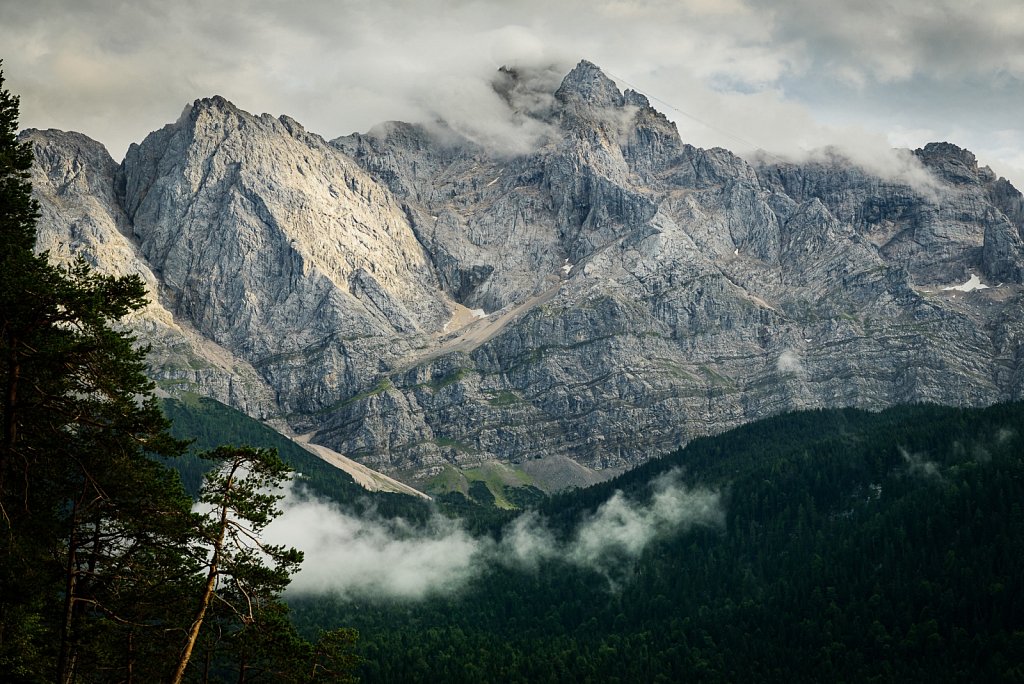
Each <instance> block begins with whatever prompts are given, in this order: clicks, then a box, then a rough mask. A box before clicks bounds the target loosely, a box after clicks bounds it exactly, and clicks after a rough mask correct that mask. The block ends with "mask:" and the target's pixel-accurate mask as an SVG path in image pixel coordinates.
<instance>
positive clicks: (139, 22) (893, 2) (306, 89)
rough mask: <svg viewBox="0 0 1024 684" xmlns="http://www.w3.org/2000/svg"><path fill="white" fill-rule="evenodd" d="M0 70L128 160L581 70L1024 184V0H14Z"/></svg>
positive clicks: (27, 106)
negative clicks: (144, 152) (497, 81)
mask: <svg viewBox="0 0 1024 684" xmlns="http://www.w3.org/2000/svg"><path fill="white" fill-rule="evenodd" d="M0 58H3V60H4V71H5V75H6V78H7V86H8V87H9V88H10V89H11V90H13V91H14V92H15V93H17V94H20V95H21V98H22V100H21V124H22V126H23V127H36V128H61V129H65V130H76V131H80V132H82V133H85V134H86V135H89V136H90V137H93V138H95V139H97V140H100V141H101V142H103V143H104V144H105V145H106V146H107V148H108V149H109V150H110V152H111V154H112V155H113V156H114V158H115V159H117V160H120V159H122V158H123V156H124V153H125V150H126V149H127V147H128V145H129V144H130V143H131V142H139V141H141V140H142V139H143V138H144V137H145V135H146V134H147V133H149V132H150V131H153V130H155V129H157V128H159V127H160V126H162V125H164V124H166V123H168V122H171V121H174V120H175V119H176V118H177V117H178V115H179V113H180V112H181V110H182V108H183V107H184V106H185V105H186V104H188V103H190V102H191V101H193V100H195V99H196V98H200V97H207V96H210V95H214V94H219V95H223V96H224V97H226V98H228V99H229V100H231V101H232V102H234V103H235V104H236V105H238V106H239V107H241V108H242V109H245V110H247V111H250V112H253V113H262V112H269V113H271V114H275V115H277V114H288V115H290V116H292V117H294V118H295V119H297V120H298V121H299V122H300V123H302V124H304V125H305V126H306V127H307V128H308V129H310V130H312V131H314V132H316V133H319V134H321V135H323V136H325V137H328V138H333V137H336V136H338V135H345V134H348V133H351V132H354V131H366V130H368V129H369V128H370V127H372V126H373V125H374V124H376V123H378V122H381V121H385V120H389V119H399V120H406V121H417V120H424V119H427V118H430V117H436V116H443V117H446V118H449V119H459V118H462V119H464V120H465V119H467V118H470V117H476V118H480V117H487V116H491V115H492V112H491V109H490V108H489V107H490V106H491V105H492V104H493V98H491V96H490V93H489V92H488V82H489V79H490V77H491V75H492V74H493V73H494V71H495V70H496V69H497V68H498V67H499V66H502V65H518V66H555V67H557V68H558V69H560V70H562V71H568V69H570V68H571V67H572V66H573V65H574V64H575V63H576V62H577V61H579V60H580V59H581V58H586V59H589V60H590V61H592V62H595V63H596V64H598V66H600V67H602V68H603V69H604V70H605V72H606V73H608V74H609V76H611V77H612V78H613V79H614V80H616V81H617V82H618V83H619V85H620V87H621V88H626V87H635V88H636V89H637V90H640V91H641V92H643V93H645V94H647V95H648V96H649V97H650V98H651V99H652V102H653V104H654V105H655V106H656V107H657V108H658V109H660V110H661V111H663V112H664V113H665V114H666V115H668V116H669V118H671V119H672V120H674V121H675V122H676V124H677V125H678V127H679V131H680V134H681V135H682V137H683V139H684V140H685V141H687V142H690V143H693V144H695V145H700V146H705V147H708V146H714V145H720V146H723V147H727V148H729V149H732V150H734V151H736V152H739V153H745V152H749V151H750V150H752V149H755V148H763V149H766V150H768V151H771V152H774V153H777V154H795V153H798V152H806V151H808V150H810V149H813V148H815V147H819V146H822V145H827V144H838V145H840V146H843V147H846V148H862V149H876V148H882V147H888V146H899V147H919V146H921V145H923V144H924V143H926V142H929V141H932V140H948V141H950V142H955V143H957V144H959V145H961V146H963V147H967V148H969V149H971V150H972V151H974V152H975V153H976V154H977V155H978V158H979V160H980V161H981V162H982V163H984V164H988V165H990V166H992V167H993V169H995V170H996V172H997V173H1000V174H1001V175H1005V176H1008V177H1009V178H1011V180H1013V181H1014V182H1015V184H1016V185H1017V186H1018V187H1019V188H1020V187H1024V118H1022V112H1024V88H1022V85H1024V83H1022V81H1024V2H1022V1H1021V0H921V1H918V0H888V1H887V0H618V1H614V0H611V1H605V0H504V1H502V2H489V1H488V2H483V1H477V2H472V1H465V0H359V1H352V0H292V1H291V2H287V3H285V2H280V1H276V0H217V2H204V1H202V0H174V1H172V2H168V1H167V0H133V1H132V2H123V1H122V0H116V1H115V0H34V1H33V2H17V1H16V0H0Z"/></svg>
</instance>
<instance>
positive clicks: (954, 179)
mask: <svg viewBox="0 0 1024 684" xmlns="http://www.w3.org/2000/svg"><path fill="white" fill-rule="evenodd" d="M914 154H915V155H916V156H917V157H918V159H920V160H921V162H922V163H923V164H924V165H925V166H926V167H928V168H929V169H931V170H932V171H933V172H934V173H935V174H936V175H938V176H939V177H941V178H943V179H945V180H946V181H949V182H951V183H955V184H960V183H971V184H977V183H989V182H991V181H994V180H995V174H994V173H992V170H991V169H990V168H988V167H987V166H983V167H981V168H979V167H978V160H977V158H976V157H975V156H974V153H973V152H971V151H970V150H967V149H964V148H962V147H958V146H956V145H954V144H953V143H948V142H932V143H928V144H927V145H925V146H924V147H923V148H919V149H917V150H914Z"/></svg>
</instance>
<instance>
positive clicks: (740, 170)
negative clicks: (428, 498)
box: [30, 62, 1024, 488]
mask: <svg viewBox="0 0 1024 684" xmlns="http://www.w3.org/2000/svg"><path fill="white" fill-rule="evenodd" d="M528 78H529V74H525V75H524V74H520V73H518V72H515V71H512V70H504V71H502V73H501V74H500V78H499V79H498V80H497V81H496V88H497V89H498V92H499V94H501V95H502V96H503V97H505V98H506V101H507V102H508V103H509V106H510V108H512V109H513V110H514V111H513V114H514V116H517V117H531V121H532V122H533V124H532V125H533V128H532V129H531V130H545V131H546V134H545V135H544V136H542V137H541V138H540V139H539V141H538V142H536V144H535V145H534V148H533V149H532V151H530V152H528V153H518V154H514V155H510V154H509V153H508V152H507V151H505V152H494V151H491V150H488V149H485V148H483V147H481V146H479V145H477V144H474V143H471V142H469V141H468V140H466V139H464V138H462V137H461V136H460V135H459V134H458V133H456V132H454V131H452V130H450V129H447V128H446V127H445V126H444V125H443V124H432V125H430V126H422V125H410V124H403V123H390V124H384V125H382V126H379V127H377V128H376V129H374V130H373V131H371V132H370V133H367V134H361V135H353V136H349V137H346V138H340V139H337V140H334V141H331V142H329V143H328V142H325V141H324V140H322V139H320V138H319V137H317V136H315V135H312V134H310V133H308V132H306V131H304V130H303V129H302V127H301V126H299V124H297V123H296V122H294V121H293V120H291V119H288V118H287V117H281V118H279V119H275V118H272V117H270V116H268V115H263V116H259V117H255V116H252V115H249V114H246V113H245V112H241V111H239V110H238V109H236V108H235V107H233V106H232V105H231V104H230V103H228V102H226V101H224V100H223V99H220V98H214V99H211V100H202V101H198V102H196V103H195V104H194V105H193V106H192V107H190V108H188V109H186V111H185V113H184V114H183V115H182V117H181V118H180V119H179V120H178V121H177V122H176V123H174V124H171V125H169V126H166V127H165V128H164V129H162V130H160V131H158V132H156V133H153V134H151V135H150V136H149V137H148V138H147V139H146V140H145V141H144V142H143V143H142V144H141V145H137V146H132V148H131V149H130V150H129V153H128V156H127V158H126V159H125V161H124V162H123V163H122V164H121V166H120V167H117V166H116V165H114V163H113V162H112V161H111V160H110V159H109V157H108V156H106V154H105V152H103V151H102V149H101V148H99V147H98V145H96V144H95V143H91V141H87V140H86V139H83V138H82V137H81V136H77V135H75V134H59V133H54V132H46V133H40V132H33V133H31V134H30V135H31V136H32V139H33V141H34V144H35V145H36V150H37V172H36V176H35V178H34V181H35V182H36V193H37V196H38V197H39V199H40V201H41V203H42V204H43V206H44V211H45V213H44V219H43V221H42V224H43V225H42V226H41V228H42V230H41V233H40V246H41V247H46V246H49V247H50V248H51V250H54V251H58V250H57V249H56V248H55V247H54V246H55V245H60V249H61V250H65V246H67V247H66V252H67V253H68V254H70V253H74V252H79V251H83V252H85V253H87V254H92V255H94V256H93V257H90V258H93V259H94V261H95V262H96V263H98V264H100V266H101V267H103V268H107V269H109V270H112V271H115V272H127V271H130V270H132V269H135V270H137V271H138V272H140V273H142V274H143V277H144V278H145V279H146V281H147V283H149V284H150V287H151V289H152V291H153V293H154V297H155V303H154V305H153V306H151V308H150V310H148V311H147V312H146V313H145V314H144V316H143V317H142V318H143V319H144V321H145V325H148V326H149V328H147V330H148V331H149V334H151V335H157V333H156V330H157V325H158V324H159V325H161V326H163V327H162V328H160V331H161V332H160V333H159V335H158V337H159V339H162V340H164V341H163V343H162V345H161V346H159V348H158V352H159V353H158V357H157V359H156V363H157V366H158V367H157V368H156V369H155V371H154V372H155V375H156V376H157V377H158V378H160V379H161V380H162V381H163V384H165V385H166V386H167V387H168V388H169V389H174V388H177V389H183V388H190V389H192V390H194V391H200V392H203V393H207V394H210V395H213V396H215V397H217V398H220V399H221V400H226V401H229V402H230V403H233V404H234V405H236V406H240V407H242V408H243V409H244V410H247V411H249V412H250V413H252V414H254V415H257V416H258V417H262V418H275V419H277V420H278V421H283V422H287V423H288V424H290V426H291V427H292V428H293V429H295V430H296V431H299V432H315V433H316V434H315V436H314V437H313V439H314V441H315V442H318V443H321V444H324V445H327V446H330V447H331V448H333V449H335V450H337V451H340V452H342V453H345V454H347V455H349V456H351V457H353V458H356V459H357V460H360V461H362V462H365V463H367V464H368V465H371V466H372V467H375V468H379V469H382V470H385V471H387V472H391V473H393V474H396V475H399V476H401V477H403V478H405V479H407V480H414V481H417V482H419V483H422V482H423V481H425V480H427V481H429V479H430V478H431V477H433V476H435V475H439V474H440V473H442V472H443V471H444V470H446V469H448V468H450V467H452V466H454V467H457V468H468V467H473V466H476V465H479V464H482V463H486V462H489V461H501V462H505V463H510V464H513V465H514V466H515V467H517V468H518V469H519V470H520V471H522V473H523V474H524V477H527V478H529V477H532V478H533V479H534V481H535V482H536V483H537V484H539V485H541V486H546V487H550V488H555V487H558V486H564V485H567V484H573V483H584V482H587V481H590V480H592V479H593V478H594V477H600V476H601V475H603V474H612V473H615V472H618V471H620V470H621V469H622V468H626V467H629V466H632V465H635V464H637V463H640V462H642V461H644V460H646V459H648V458H651V457H652V456H655V455H657V454H658V453H660V452H662V451H664V450H666V449H671V448H674V447H676V446H678V445H679V444H680V443H682V442H685V441H686V440H688V439H691V438H693V437H694V436H698V435H703V434H708V433H713V432H718V431H721V430H724V429H727V428H729V427H732V426H735V425H737V424H740V423H742V422H744V421H748V420H753V419H756V418H760V417H763V416H766V415H770V414H774V413H778V412H781V411H785V410H790V409H797V408H812V407H826V406H828V407H831V406H860V407H869V408H882V407H884V406H888V405H891V404H895V403H903V402H913V401H932V402H939V403H945V404H956V405H960V404H985V403H991V402H995V401H999V400H1007V399H1013V398H1020V397H1021V396H1022V394H1024V391H1022V388H1024V370H1022V358H1024V352H1022V348H1021V340H1022V339H1024V316H1022V315H1021V314H1022V312H1024V308H1022V304H1024V299H1022V296H1024V295H1022V292H1024V287H1022V281H1024V236H1022V230H1024V202H1022V196H1021V194H1020V193H1019V192H1017V191H1016V189H1014V188H1013V187H1012V186H1011V185H1010V184H1009V183H1008V182H1006V181H1005V180H1003V179H997V178H995V176H994V174H992V173H991V171H989V170H988V169H987V168H985V167H979V166H978V164H977V161H976V160H975V158H974V156H973V155H972V154H971V153H970V152H967V151H966V150H961V149H960V148H957V147H955V146H953V145H950V144H947V143H939V144H932V145H928V146H927V147H925V148H924V149H922V150H917V151H915V152H914V153H907V155H906V159H905V160H904V161H905V162H906V164H908V165H909V166H911V167H913V168H914V169H915V174H916V176H915V178H919V179H920V178H925V179H927V182H914V183H911V182H909V181H908V182H903V181H897V180H891V179H890V180H885V179H882V178H878V177H876V176H873V175H872V174H870V173H869V172H867V171H865V170H862V169H860V168H858V167H856V166H854V165H853V164H851V163H850V162H848V161H846V160H844V159H842V158H840V157H838V156H833V157H832V158H827V159H825V160H824V161H818V162H814V163H807V164H801V165H797V164H786V163H779V162H758V163H750V162H747V161H745V160H743V159H741V158H739V157H737V156H735V155H733V154H731V153H729V152H728V151H726V150H722V149H713V150H702V149H697V148H695V147H692V146H690V145H686V144H684V143H683V142H682V141H681V140H680V139H679V136H678V134H677V132H676V129H675V126H674V125H673V124H671V123H670V122H669V121H668V120H667V119H666V118H665V117H664V116H663V115H661V114H660V113H658V112H657V111H655V110H654V109H653V108H652V107H651V106H650V104H649V102H648V101H647V99H646V98H645V97H644V96H643V95H641V94H639V93H636V92H633V91H626V92H625V93H622V92H620V91H619V90H618V89H617V88H616V86H615V84H614V83H613V82H612V81H611V80H609V79H608V78H607V77H606V76H605V75H604V74H603V73H602V72H601V71H600V69H598V68H597V67H596V66H594V65H593V64H590V63H589V62H581V63H580V65H579V66H577V67H576V68H575V69H574V70H573V71H572V72H570V74H569V75H568V76H566V77H565V78H564V80H563V81H562V83H561V85H560V86H559V87H558V88H557V89H555V90H554V91H553V92H552V91H548V92H550V93H551V96H550V97H547V98H544V97H540V96H538V95H537V93H538V88H537V84H536V82H529V81H528V80H527V79H528ZM524 102H525V103H528V104H526V105H524V104H522V103H524ZM83 235H93V236H94V237H92V238H88V239H86V238H83V237H82V236H83ZM90 240H91V241H90ZM90 250H91V251H90ZM62 253H63V252H62ZM972 275H975V276H978V277H979V278H980V280H981V282H982V283H984V284H985V285H988V286H990V287H989V288H988V289H973V290H968V289H967V288H962V289H960V290H954V289H944V288H949V287H952V286H959V285H961V284H963V283H965V281H967V280H968V278H970V277H971V276H972ZM139 325H143V323H142V322H140V323H139ZM160 336H162V337H160ZM183 358H187V359H189V362H188V363H182V361H181V359H183ZM200 371H202V372H200ZM595 472H596V475H595Z"/></svg>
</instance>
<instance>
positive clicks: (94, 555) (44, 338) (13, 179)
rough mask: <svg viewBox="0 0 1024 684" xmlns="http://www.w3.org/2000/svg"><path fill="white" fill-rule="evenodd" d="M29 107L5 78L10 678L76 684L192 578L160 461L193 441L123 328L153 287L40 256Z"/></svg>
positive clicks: (1, 451)
mask: <svg viewBox="0 0 1024 684" xmlns="http://www.w3.org/2000/svg"><path fill="white" fill-rule="evenodd" d="M18 105H19V101H18V98H17V97H16V96H14V95H12V94H11V93H10V92H9V91H7V90H6V89H4V88H3V76H2V73H0V200H2V203H0V357H2V365H0V386H2V387H3V388H4V399H3V435H2V440H0V532H2V537H0V543H2V545H3V546H2V552H3V556H2V557H0V561H2V562H0V666H2V669H5V670H7V671H10V672H13V673H15V680H16V681H17V680H23V681H37V680H51V681H52V680H54V679H56V680H57V681H60V682H70V681H74V680H75V678H76V676H77V674H76V673H80V672H82V671H83V670H84V669H86V668H87V667H88V665H87V663H86V661H87V660H90V659H91V661H92V662H94V663H97V662H98V660H97V659H98V658H100V654H101V652H102V651H103V648H102V643H101V642H102V639H101V637H105V638H108V639H113V640H116V639H118V638H119V634H120V632H124V631H126V630H127V629H128V628H129V627H130V626H132V625H133V624H135V625H137V624H143V623H145V622H146V620H140V621H138V622H135V623H133V621H132V620H131V619H130V617H128V615H127V614H128V613H129V612H136V613H137V608H138V601H137V599H138V598H139V597H140V595H141V593H142V590H143V589H144V588H147V587H150V588H151V587H154V586H160V584H161V582H162V581H163V580H168V579H171V580H173V578H177V577H181V576H182V571H183V569H185V567H186V566H183V563H184V560H183V559H184V558H185V556H184V552H185V550H186V549H187V544H188V539H189V535H190V531H191V529H192V527H193V522H192V517H191V513H190V510H189V509H190V502H189V501H188V499H187V497H185V496H184V494H183V492H182V489H181V486H180V483H179V482H178V481H177V479H176V477H175V476H174V475H173V474H172V473H170V472H168V470H167V468H166V467H164V466H162V465H159V464H157V463H156V462H155V461H153V460H152V458H151V456H153V455H162V456H173V455H175V454H178V453H180V452H181V451H182V450H183V448H184V443H182V442H180V441H178V440H175V439H173V438H172V437H171V436H170V434H169V433H168V431H167V429H168V426H169V424H168V422H167V421H166V419H165V418H164V417H163V414H162V413H161V412H160V408H159V405H158V404H157V402H156V399H155V397H154V396H153V394H152V392H153V384H152V382H151V381H150V380H148V379H147V377H146V376H145V373H144V371H145V355H146V351H147V350H146V349H145V348H143V347H140V346H139V345H138V343H137V340H136V339H135V338H134V337H133V336H132V335H130V334H128V333H127V332H125V331H124V330H123V329H119V328H117V327H115V326H116V325H117V323H118V322H119V321H120V320H121V319H122V318H123V317H124V316H126V315H127V314H129V313H130V312H132V311H137V310H138V309H140V308H141V307H143V306H144V305H145V302H146V290H145V287H144V285H143V283H142V280H141V279H140V278H139V277H138V276H127V277H123V278H114V277H110V276H105V275H100V274H97V273H95V272H93V271H92V270H91V269H90V268H89V267H88V266H87V265H86V264H85V263H84V262H83V261H78V262H76V263H74V264H72V265H70V266H67V267H58V266H54V265H52V264H50V263H48V261H47V258H46V255H45V254H41V255H37V254H35V253H34V252H33V247H34V244H35V221H36V219H37V217H38V211H37V209H38V207H37V205H36V203H35V201H34V200H33V199H32V196H31V185H30V183H29V182H28V169H29V168H30V166H31V163H32V151H31V148H30V147H29V145H28V144H27V143H23V142H19V141H18V139H17V135H16V133H17V125H18V123H17V118H18ZM184 574H185V575H186V576H187V574H188V573H187V570H186V571H185V573H184ZM147 620H148V618H147ZM154 636H155V635H154Z"/></svg>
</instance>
